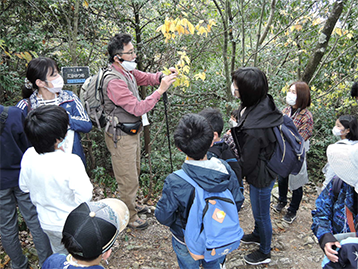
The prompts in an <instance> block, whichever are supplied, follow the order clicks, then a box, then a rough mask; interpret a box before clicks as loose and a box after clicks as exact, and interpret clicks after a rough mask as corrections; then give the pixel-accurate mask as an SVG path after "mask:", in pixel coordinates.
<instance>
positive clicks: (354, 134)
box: [338, 115, 358, 140]
mask: <svg viewBox="0 0 358 269" xmlns="http://www.w3.org/2000/svg"><path fill="white" fill-rule="evenodd" d="M338 120H339V122H340V123H341V124H342V125H343V127H344V129H349V133H348V134H347V135H346V138H347V139H348V140H358V123H357V118H356V117H354V116H352V115H342V116H340V117H339V118H338Z"/></svg>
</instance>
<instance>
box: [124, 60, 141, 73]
mask: <svg viewBox="0 0 358 269" xmlns="http://www.w3.org/2000/svg"><path fill="white" fill-rule="evenodd" d="M121 65H122V67H123V68H124V70H126V71H132V70H134V69H135V68H136V67H137V63H136V62H135V60H133V61H123V62H121Z"/></svg>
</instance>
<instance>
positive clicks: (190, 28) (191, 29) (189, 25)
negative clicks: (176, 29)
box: [188, 22, 195, 35]
mask: <svg viewBox="0 0 358 269" xmlns="http://www.w3.org/2000/svg"><path fill="white" fill-rule="evenodd" d="M188 29H189V31H190V33H191V34H192V35H193V34H194V31H195V28H194V25H192V24H191V23H190V22H188Z"/></svg>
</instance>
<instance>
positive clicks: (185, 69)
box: [183, 65, 190, 74]
mask: <svg viewBox="0 0 358 269" xmlns="http://www.w3.org/2000/svg"><path fill="white" fill-rule="evenodd" d="M189 71H190V67H189V66H188V65H186V66H184V67H183V73H187V74H189Z"/></svg>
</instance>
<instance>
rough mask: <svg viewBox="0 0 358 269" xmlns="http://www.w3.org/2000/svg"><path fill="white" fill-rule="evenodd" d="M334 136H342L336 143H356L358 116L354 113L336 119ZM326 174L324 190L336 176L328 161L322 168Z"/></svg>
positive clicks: (357, 139)
mask: <svg viewBox="0 0 358 269" xmlns="http://www.w3.org/2000/svg"><path fill="white" fill-rule="evenodd" d="M332 133H333V135H334V136H337V137H340V140H339V141H337V142H336V144H347V145H354V144H357V143H358V121H357V118H356V117H354V116H352V115H342V116H340V117H339V118H338V119H337V120H336V124H335V126H334V127H333V129H332ZM322 172H323V174H324V175H325V180H324V182H323V186H322V190H323V189H324V188H325V187H326V186H327V185H328V183H329V182H330V181H331V180H332V178H333V177H334V172H333V170H332V168H331V167H330V165H329V163H327V164H326V165H325V166H324V168H323V169H322Z"/></svg>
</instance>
